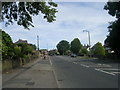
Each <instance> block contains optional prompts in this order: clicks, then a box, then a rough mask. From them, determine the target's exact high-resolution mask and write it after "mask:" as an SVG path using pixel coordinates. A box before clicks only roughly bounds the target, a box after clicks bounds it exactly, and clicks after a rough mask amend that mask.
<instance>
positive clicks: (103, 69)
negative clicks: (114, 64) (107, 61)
mask: <svg viewBox="0 0 120 90" xmlns="http://www.w3.org/2000/svg"><path fill="white" fill-rule="evenodd" d="M99 69H102V70H114V71H119V70H120V69H116V68H99Z"/></svg>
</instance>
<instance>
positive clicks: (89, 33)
mask: <svg viewBox="0 0 120 90" xmlns="http://www.w3.org/2000/svg"><path fill="white" fill-rule="evenodd" d="M83 32H87V33H88V40H89V51H90V46H91V45H90V31H88V30H83ZM90 57H91V51H90Z"/></svg>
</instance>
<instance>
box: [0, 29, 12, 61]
mask: <svg viewBox="0 0 120 90" xmlns="http://www.w3.org/2000/svg"><path fill="white" fill-rule="evenodd" d="M0 32H2V34H1V35H2V36H0V37H2V58H3V59H6V58H11V56H12V55H13V53H14V52H13V46H14V45H13V42H12V39H11V37H10V36H9V35H8V34H7V33H6V32H4V31H2V30H1V29H0Z"/></svg>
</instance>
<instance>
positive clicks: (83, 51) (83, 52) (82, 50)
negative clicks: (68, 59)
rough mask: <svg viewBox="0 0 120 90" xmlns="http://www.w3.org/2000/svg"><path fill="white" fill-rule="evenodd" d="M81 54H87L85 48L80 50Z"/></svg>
mask: <svg viewBox="0 0 120 90" xmlns="http://www.w3.org/2000/svg"><path fill="white" fill-rule="evenodd" d="M80 53H81V54H86V55H87V54H88V50H87V49H86V48H83V47H82V48H81V52H80Z"/></svg>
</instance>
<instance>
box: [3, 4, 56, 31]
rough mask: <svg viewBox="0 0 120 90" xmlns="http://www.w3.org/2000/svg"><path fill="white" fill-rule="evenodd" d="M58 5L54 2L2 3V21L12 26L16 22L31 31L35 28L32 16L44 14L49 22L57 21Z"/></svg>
mask: <svg viewBox="0 0 120 90" xmlns="http://www.w3.org/2000/svg"><path fill="white" fill-rule="evenodd" d="M55 7H57V4H56V3H54V2H48V3H47V2H2V19H3V20H4V19H5V21H6V25H10V24H12V23H13V22H14V21H16V22H17V24H18V25H20V26H23V27H24V28H25V29H29V27H30V26H32V27H34V25H33V24H32V23H33V20H32V16H34V15H39V14H40V13H41V14H43V18H44V19H47V22H53V21H55V20H56V16H55V14H56V12H57V10H56V8H55Z"/></svg>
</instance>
